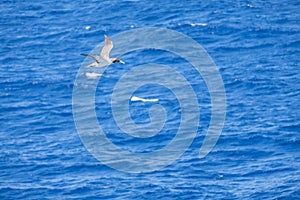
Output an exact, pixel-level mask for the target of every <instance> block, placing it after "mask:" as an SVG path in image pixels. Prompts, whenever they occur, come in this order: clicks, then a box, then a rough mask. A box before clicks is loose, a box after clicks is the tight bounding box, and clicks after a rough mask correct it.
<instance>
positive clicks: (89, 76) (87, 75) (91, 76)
mask: <svg viewBox="0 0 300 200" xmlns="http://www.w3.org/2000/svg"><path fill="white" fill-rule="evenodd" d="M85 76H86V77H88V78H98V77H100V76H102V74H98V73H94V72H91V73H90V72H87V73H85Z"/></svg>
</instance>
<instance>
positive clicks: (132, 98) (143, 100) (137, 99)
mask: <svg viewBox="0 0 300 200" xmlns="http://www.w3.org/2000/svg"><path fill="white" fill-rule="evenodd" d="M130 100H131V101H142V102H157V101H158V100H159V99H143V98H140V97H136V96H132V97H131V99H130Z"/></svg>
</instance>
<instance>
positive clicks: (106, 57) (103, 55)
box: [80, 35, 125, 67]
mask: <svg viewBox="0 0 300 200" xmlns="http://www.w3.org/2000/svg"><path fill="white" fill-rule="evenodd" d="M104 39H105V45H104V47H103V48H102V51H101V53H100V57H99V56H97V55H93V54H86V53H82V54H80V55H82V56H89V57H91V58H92V59H94V60H95V62H93V63H92V64H90V65H89V66H88V67H96V66H98V65H99V63H100V58H102V59H104V60H106V61H107V62H109V64H111V63H116V62H120V63H122V64H125V62H123V61H122V60H120V59H119V58H110V57H109V53H110V51H111V49H112V48H113V42H112V41H111V40H110V39H109V37H107V36H106V35H104Z"/></svg>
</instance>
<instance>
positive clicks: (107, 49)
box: [100, 35, 113, 61]
mask: <svg viewBox="0 0 300 200" xmlns="http://www.w3.org/2000/svg"><path fill="white" fill-rule="evenodd" d="M104 39H105V45H104V47H103V48H102V51H101V54H100V55H101V57H102V58H104V59H105V60H107V61H109V60H110V58H109V53H110V51H111V49H112V48H113V42H112V41H111V40H110V39H109V37H107V36H106V35H104Z"/></svg>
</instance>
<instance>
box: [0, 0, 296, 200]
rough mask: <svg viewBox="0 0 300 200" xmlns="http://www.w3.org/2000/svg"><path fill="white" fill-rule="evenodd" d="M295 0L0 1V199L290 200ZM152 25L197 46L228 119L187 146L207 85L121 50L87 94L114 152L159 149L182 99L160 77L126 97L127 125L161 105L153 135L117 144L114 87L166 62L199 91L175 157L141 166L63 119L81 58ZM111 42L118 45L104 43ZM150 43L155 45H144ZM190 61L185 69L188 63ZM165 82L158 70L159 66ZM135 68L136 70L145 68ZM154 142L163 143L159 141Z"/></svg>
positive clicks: (204, 123) (203, 116)
mask: <svg viewBox="0 0 300 200" xmlns="http://www.w3.org/2000/svg"><path fill="white" fill-rule="evenodd" d="M299 9H300V2H299V1H297V0H296V1H287V0H272V1H270V0H266V1H265V0H245V1H239V0H238V1H234V0H226V1H216V0H212V1H183V0H182V1H171V0H165V1H156V0H153V1H144V0H141V1H135V0H123V1H121V0H120V1H117V0H110V1H107V0H103V1H94V0H89V1H87V0H74V1H66V0H62V1H54V0H41V1H28V0H24V1H23V0H22V1H21V0H15V1H12V0H2V1H1V3H0V44H1V46H0V55H1V57H0V125H1V128H0V198H1V199H3V200H4V199H300V135H299V134H300V78H299V77H300V68H299V67H300V66H299V62H300V26H299V25H300V12H299ZM147 27H156V28H164V29H170V30H173V31H177V32H179V33H182V34H184V35H186V36H188V37H190V38H192V39H193V40H195V41H197V42H198V43H199V44H200V45H202V47H203V48H204V49H205V50H206V51H207V53H208V54H209V55H210V57H211V58H212V60H213V61H214V62H215V64H216V66H217V69H218V71H219V73H220V75H221V77H222V80H223V83H224V88H225V91H226V119H225V123H224V128H223V131H222V134H221V136H220V138H219V140H218V142H217V144H216V145H215V146H214V148H213V150H212V151H211V152H210V153H209V154H208V155H207V156H206V157H204V158H201V159H200V158H199V157H198V153H199V149H200V147H201V144H202V142H203V139H204V137H205V135H206V132H207V130H208V126H209V122H210V119H211V113H212V112H211V105H210V102H211V99H210V95H209V91H208V90H207V87H206V84H205V82H204V81H203V79H202V78H201V76H200V75H199V74H197V72H196V71H195V70H192V69H191V66H190V65H188V64H184V63H185V62H186V61H184V60H183V59H181V58H178V57H176V55H173V54H172V55H171V54H168V53H166V52H162V51H158V50H153V49H152V50H151V49H150V50H149V49H148V50H141V51H134V52H131V53H128V54H125V55H121V57H122V59H123V60H124V61H125V62H126V64H124V65H122V64H120V63H116V64H113V65H111V66H109V68H108V69H110V70H108V71H105V73H104V74H103V78H102V79H101V80H102V82H100V83H99V85H98V87H97V90H96V93H95V96H96V98H95V112H96V115H97V119H98V121H99V125H101V126H102V128H103V129H104V130H105V133H106V134H107V138H108V139H110V140H111V141H112V143H113V144H114V145H116V146H119V147H120V148H122V149H123V150H127V151H129V152H134V153H140V154H142V153H147V152H151V151H154V150H157V149H161V148H164V147H165V146H166V145H168V144H169V142H170V141H172V138H174V137H175V135H176V132H177V129H178V127H179V125H180V113H181V112H180V103H179V102H178V100H176V95H174V94H173V93H172V91H170V90H168V89H166V88H164V87H160V86H158V85H155V84H154V85H151V84H150V85H145V86H143V87H140V88H139V89H138V90H137V91H136V92H135V93H134V94H133V95H134V96H137V97H138V98H144V99H147V98H149V99H159V100H158V101H153V102H151V101H149V102H147V101H129V102H130V105H129V107H130V113H131V115H132V119H133V120H134V121H135V122H136V123H137V124H147V123H149V122H150V120H149V119H150V118H149V117H150V116H149V109H150V107H151V106H153V105H157V104H159V105H161V106H163V107H164V108H165V110H166V114H167V117H168V119H167V122H168V123H166V126H165V128H164V129H163V130H162V132H160V133H159V134H158V135H156V136H155V137H151V138H149V140H147V138H143V140H141V139H139V138H138V139H136V138H132V137H130V138H127V136H126V134H125V133H122V131H121V130H120V129H119V128H118V126H117V124H116V123H115V122H114V119H113V116H112V114H111V110H110V107H109V105H110V100H111V99H110V98H111V93H112V92H113V86H114V85H115V84H116V83H117V81H118V79H119V78H120V77H122V74H123V73H125V72H127V71H129V70H130V69H132V67H134V66H135V65H137V64H141V63H159V64H164V65H169V66H173V67H174V69H176V70H178V71H180V73H181V74H182V75H183V76H185V77H186V78H187V80H188V81H189V82H190V83H191V86H192V87H193V88H194V89H195V88H197V91H195V94H196V96H197V98H198V102H199V110H200V119H199V124H200V126H199V128H198V130H197V133H196V137H195V138H194V140H193V143H192V144H191V145H190V146H189V148H188V149H187V150H186V152H185V153H184V154H183V155H181V156H180V157H179V158H178V159H176V160H175V161H174V162H173V163H171V164H169V165H167V166H165V167H163V168H162V169H160V170H154V171H149V172H143V173H130V172H122V171H119V170H116V169H114V168H111V167H109V166H107V165H105V164H104V163H103V162H101V160H98V159H96V158H95V157H94V156H93V155H92V154H91V152H90V151H88V149H86V148H85V145H84V144H83V142H82V140H81V138H80V136H79V135H78V132H77V129H76V126H75V122H74V119H73V113H72V95H73V91H74V90H76V88H78V87H80V86H78V85H76V84H74V83H75V80H76V77H77V75H78V71H79V69H80V68H81V67H82V63H84V62H91V60H85V57H83V56H80V54H81V53H89V52H91V51H92V50H93V49H94V48H95V47H96V46H97V45H99V44H100V43H101V42H103V35H104V34H105V35H108V36H109V37H113V36H114V35H116V34H120V33H122V32H124V31H129V30H134V29H136V28H147ZM116 42H117V41H116ZM153 42H154V43H155V41H153ZM189 69H191V70H189ZM161 75H162V76H166V77H167V76H168V74H161ZM145 76H146V75H145ZM160 136H161V137H160Z"/></svg>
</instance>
